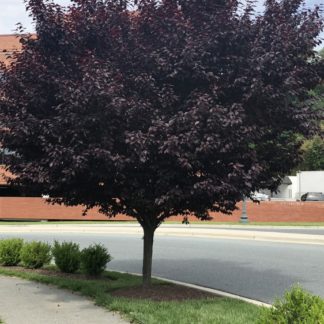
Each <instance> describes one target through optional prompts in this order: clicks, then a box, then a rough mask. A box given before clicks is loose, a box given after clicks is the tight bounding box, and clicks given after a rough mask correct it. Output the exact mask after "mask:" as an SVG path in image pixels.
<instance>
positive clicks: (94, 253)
mask: <svg viewBox="0 0 324 324" xmlns="http://www.w3.org/2000/svg"><path fill="white" fill-rule="evenodd" d="M110 260H111V256H110V254H109V253H108V251H107V249H106V248H105V247H104V246H103V245H101V244H93V245H90V246H89V247H87V248H85V249H83V250H82V251H81V268H82V270H83V271H84V272H85V273H86V274H88V275H91V276H98V275H100V274H101V273H102V272H103V271H104V270H105V267H106V264H107V263H108V262H109V261H110Z"/></svg>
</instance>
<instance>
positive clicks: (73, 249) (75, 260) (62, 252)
mask: <svg viewBox="0 0 324 324" xmlns="http://www.w3.org/2000/svg"><path fill="white" fill-rule="evenodd" d="M52 254H53V256H54V261H55V264H56V266H57V267H58V268H59V269H60V270H61V271H62V272H66V273H74V272H76V271H77V270H78V269H79V268H80V248H79V245H78V244H76V243H73V242H63V243H59V242H57V241H55V242H54V246H53V248H52Z"/></svg>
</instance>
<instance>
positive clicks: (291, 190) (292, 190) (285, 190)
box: [272, 176, 298, 200]
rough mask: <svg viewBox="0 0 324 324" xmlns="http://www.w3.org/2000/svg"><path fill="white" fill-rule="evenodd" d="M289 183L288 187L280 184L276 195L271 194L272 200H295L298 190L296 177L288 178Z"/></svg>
mask: <svg viewBox="0 0 324 324" xmlns="http://www.w3.org/2000/svg"><path fill="white" fill-rule="evenodd" d="M288 178H289V180H290V181H291V184H290V185H286V184H282V185H280V186H279V187H278V192H277V193H274V192H273V193H272V198H277V199H287V200H289V199H291V200H296V199H297V198H298V197H297V190H298V179H297V177H296V176H288Z"/></svg>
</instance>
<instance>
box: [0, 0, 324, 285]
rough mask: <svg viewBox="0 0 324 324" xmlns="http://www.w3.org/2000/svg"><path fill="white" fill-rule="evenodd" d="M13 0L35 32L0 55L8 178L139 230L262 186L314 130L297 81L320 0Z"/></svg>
mask: <svg viewBox="0 0 324 324" xmlns="http://www.w3.org/2000/svg"><path fill="white" fill-rule="evenodd" d="M240 3H241V1H238V0H230V1H227V0H163V1H160V0H150V1H147V0H136V1H135V0H119V1H115V0H105V1H101V0H73V1H72V5H71V6H69V7H67V8H63V7H61V6H59V5H56V4H54V3H53V2H51V1H47V0H38V1H34V0H27V1H26V5H27V9H28V10H29V13H30V14H31V16H32V18H33V19H34V23H35V27H36V33H37V36H36V37H35V36H34V35H25V36H22V39H21V42H22V51H21V52H19V53H16V54H14V55H13V57H12V63H11V64H10V65H9V66H7V67H3V68H2V70H3V71H1V80H0V117H1V126H2V127H1V128H0V141H1V144H2V146H3V147H6V148H7V149H8V150H10V151H12V152H15V154H13V156H12V159H11V161H10V163H9V164H8V166H7V167H8V169H9V171H11V172H12V173H13V174H14V175H15V178H14V179H12V182H11V183H12V184H13V185H16V186H18V187H19V189H21V190H24V189H26V188H27V189H28V190H29V193H30V192H34V193H38V194H40V193H46V194H48V195H49V196H50V197H53V198H51V199H50V201H51V202H53V203H61V204H66V205H78V204H81V205H84V206H85V209H90V208H92V207H98V208H99V210H100V211H101V212H102V213H104V214H106V215H108V216H110V217H113V216H115V215H116V214H118V213H123V214H126V215H129V216H131V217H133V218H134V219H136V220H137V221H138V222H139V223H140V224H141V226H142V227H143V231H144V240H143V242H144V253H143V284H144V285H145V286H149V285H150V278H151V269H152V252H153V237H154V232H155V230H156V228H157V227H158V226H159V225H160V224H161V223H162V222H163V221H164V220H166V219H167V218H168V217H169V216H171V215H176V214H181V215H188V214H189V213H190V214H194V215H196V216H197V217H198V218H200V219H207V218H208V216H209V215H208V214H209V211H221V212H224V213H230V212H231V211H232V210H234V209H235V206H236V203H237V202H238V201H240V200H241V199H242V197H243V196H250V195H251V192H254V191H257V190H259V189H260V188H263V189H270V190H275V189H276V188H277V186H278V185H279V183H280V182H281V180H282V178H283V176H284V175H285V174H287V173H288V172H289V171H290V170H291V169H292V168H293V167H295V166H296V165H297V164H298V162H299V149H300V146H301V142H302V141H301V135H302V136H303V138H304V139H307V138H309V137H311V136H312V135H313V134H314V133H316V132H317V131H319V125H318V120H319V115H318V112H317V111H314V109H313V107H312V104H311V102H310V101H309V100H308V99H309V98H310V94H309V90H310V89H312V88H313V87H315V86H316V85H317V84H318V83H320V81H321V78H322V77H323V74H324V68H323V60H322V61H320V60H319V59H317V57H316V55H315V51H314V47H315V46H316V45H318V44H319V40H318V38H317V36H318V35H319V33H320V31H321V30H322V28H323V20H322V17H321V11H320V8H318V7H317V8H314V9H305V8H303V6H302V4H303V1H302V0H283V1H275V0H266V1H265V10H264V12H263V13H261V14H256V13H255V12H253V5H251V3H253V1H247V3H248V5H247V6H246V7H242V6H240Z"/></svg>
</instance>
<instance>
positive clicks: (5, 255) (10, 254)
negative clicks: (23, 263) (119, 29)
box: [0, 238, 24, 266]
mask: <svg viewBox="0 0 324 324" xmlns="http://www.w3.org/2000/svg"><path fill="white" fill-rule="evenodd" d="M23 243H24V241H23V239H19V238H11V239H5V240H0V264H2V265H4V266H15V265H17V264H18V263H19V262H20V252H21V248H22V246H23Z"/></svg>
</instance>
